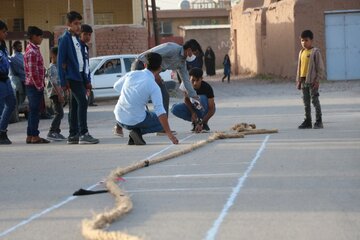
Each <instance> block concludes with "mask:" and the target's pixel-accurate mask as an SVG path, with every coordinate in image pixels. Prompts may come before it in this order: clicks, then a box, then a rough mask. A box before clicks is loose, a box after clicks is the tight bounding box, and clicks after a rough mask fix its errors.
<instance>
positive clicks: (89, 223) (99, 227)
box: [82, 123, 278, 240]
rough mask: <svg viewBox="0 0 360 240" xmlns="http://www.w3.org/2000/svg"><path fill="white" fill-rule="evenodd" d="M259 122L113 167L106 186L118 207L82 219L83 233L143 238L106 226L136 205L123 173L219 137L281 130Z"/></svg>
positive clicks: (91, 238) (98, 239) (119, 239)
mask: <svg viewBox="0 0 360 240" xmlns="http://www.w3.org/2000/svg"><path fill="white" fill-rule="evenodd" d="M255 128H256V126H255V124H246V123H241V124H236V125H235V126H234V127H233V128H232V130H234V132H229V133H225V132H216V133H214V134H212V135H211V136H209V137H208V139H207V140H202V141H199V142H197V143H194V144H192V145H191V146H189V147H187V148H185V149H182V150H178V151H175V152H172V153H169V154H166V155H164V156H160V157H157V158H154V159H152V160H145V161H140V162H137V163H134V164H133V165H130V166H127V167H125V168H122V167H119V168H117V169H115V170H113V171H112V172H111V173H110V175H109V176H108V177H107V180H106V182H105V185H106V188H107V189H108V190H109V192H110V193H111V194H112V195H113V196H114V198H115V206H114V208H112V209H110V210H107V211H104V212H103V213H99V214H97V215H96V216H94V217H93V218H92V219H85V220H83V221H82V235H83V237H84V238H85V239H88V240H140V239H141V238H139V237H137V236H131V235H128V234H126V233H124V232H119V231H112V232H109V231H106V230H104V229H105V228H106V227H108V226H109V225H110V224H111V223H113V222H114V221H116V220H118V219H119V218H121V217H122V216H123V215H125V214H126V213H128V212H129V211H130V210H131V209H132V207H133V204H132V201H131V199H130V197H129V196H128V195H127V194H126V193H125V192H124V191H123V190H122V189H121V188H120V187H119V185H118V184H117V179H118V178H119V177H121V176H124V175H125V174H127V173H130V172H133V171H135V170H138V169H140V168H144V167H147V166H149V165H153V164H157V163H160V162H163V161H166V160H169V159H172V158H176V157H179V156H181V155H184V154H187V153H189V152H192V151H194V150H196V149H198V148H200V147H203V146H205V145H206V144H208V143H212V142H214V141H216V140H218V139H227V138H243V137H244V136H245V135H250V134H270V133H277V132H278V130H277V129H273V130H266V129H255Z"/></svg>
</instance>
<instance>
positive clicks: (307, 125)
mask: <svg viewBox="0 0 360 240" xmlns="http://www.w3.org/2000/svg"><path fill="white" fill-rule="evenodd" d="M298 128H299V129H307V128H312V124H311V120H309V119H305V120H304V121H303V123H302V124H300V126H299V127H298Z"/></svg>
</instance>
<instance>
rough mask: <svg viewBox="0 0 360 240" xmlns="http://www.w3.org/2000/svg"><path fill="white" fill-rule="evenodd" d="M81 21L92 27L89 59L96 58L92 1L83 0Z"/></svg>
mask: <svg viewBox="0 0 360 240" xmlns="http://www.w3.org/2000/svg"><path fill="white" fill-rule="evenodd" d="M83 17H84V18H83V19H84V23H86V24H89V25H91V26H92V27H93V31H94V32H93V33H92V34H91V44H90V45H91V47H90V53H89V54H90V57H96V55H97V54H96V41H95V28H94V2H93V0H83Z"/></svg>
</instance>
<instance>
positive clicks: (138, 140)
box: [129, 128, 146, 145]
mask: <svg viewBox="0 0 360 240" xmlns="http://www.w3.org/2000/svg"><path fill="white" fill-rule="evenodd" d="M129 136H130V137H131V138H132V139H133V141H134V144H135V145H145V144H146V142H145V141H144V139H143V137H142V134H141V132H140V129H138V128H135V129H133V130H131V132H130V134H129Z"/></svg>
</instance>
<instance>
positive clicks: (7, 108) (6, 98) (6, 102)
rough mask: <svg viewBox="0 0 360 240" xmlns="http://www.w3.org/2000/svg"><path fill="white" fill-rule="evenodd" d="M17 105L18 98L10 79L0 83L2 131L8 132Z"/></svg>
mask: <svg viewBox="0 0 360 240" xmlns="http://www.w3.org/2000/svg"><path fill="white" fill-rule="evenodd" d="M15 105H16V98H15V95H14V89H13V88H12V86H11V82H10V79H7V80H6V81H0V131H6V129H7V127H8V125H9V120H10V116H11V114H12V112H13V111H14V109H15Z"/></svg>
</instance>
